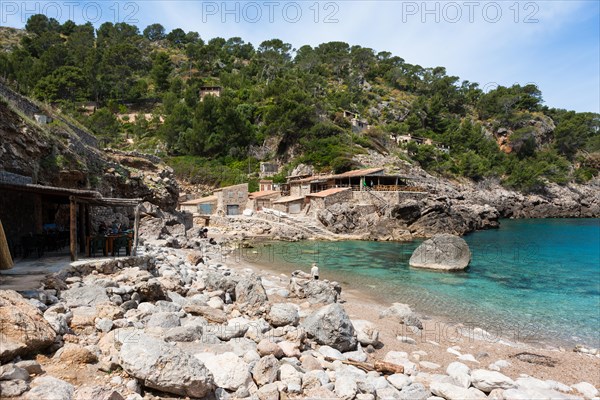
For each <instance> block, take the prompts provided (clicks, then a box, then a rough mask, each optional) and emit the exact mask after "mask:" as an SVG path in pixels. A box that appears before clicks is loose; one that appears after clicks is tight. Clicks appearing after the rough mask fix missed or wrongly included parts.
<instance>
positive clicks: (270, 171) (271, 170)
mask: <svg viewBox="0 0 600 400" xmlns="http://www.w3.org/2000/svg"><path fill="white" fill-rule="evenodd" d="M278 172H279V167H278V166H277V164H274V163H269V162H261V163H260V177H261V178H267V177H269V176H273V175H276V174H277V173H278Z"/></svg>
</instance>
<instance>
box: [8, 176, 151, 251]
mask: <svg viewBox="0 0 600 400" xmlns="http://www.w3.org/2000/svg"><path fill="white" fill-rule="evenodd" d="M6 176H9V177H10V176H13V177H15V176H16V177H18V176H19V175H15V174H8V173H4V174H3V175H1V176H0V177H4V178H3V179H0V220H1V221H2V224H3V226H4V229H5V232H6V236H7V239H8V240H9V246H10V245H11V243H12V245H13V246H18V245H19V243H20V241H21V240H22V238H23V237H26V236H31V237H34V236H37V237H38V238H39V239H40V240H43V239H44V225H45V224H47V223H48V222H54V221H53V218H54V214H55V213H56V211H57V209H58V208H59V207H60V206H65V205H68V221H69V222H68V227H67V226H64V227H63V228H64V229H63V230H62V231H61V232H59V233H60V234H62V235H64V236H63V237H64V240H65V241H67V240H68V244H69V252H70V255H71V260H73V261H75V260H77V258H78V254H79V253H80V252H84V251H85V250H86V237H87V236H89V235H90V231H91V218H90V208H91V207H134V208H135V226H134V235H135V238H134V243H135V245H137V241H138V240H137V236H138V227H139V214H140V213H139V205H140V204H141V202H142V199H125V198H106V197H103V196H102V195H101V194H100V193H99V192H97V191H94V190H85V189H70V188H63V187H54V186H45V185H39V184H33V183H27V181H23V180H18V179H5V178H6ZM53 212H54V214H53ZM42 243H43V242H42ZM78 245H79V249H78ZM134 251H135V250H134ZM86 253H87V252H86ZM134 254H135V253H134Z"/></svg>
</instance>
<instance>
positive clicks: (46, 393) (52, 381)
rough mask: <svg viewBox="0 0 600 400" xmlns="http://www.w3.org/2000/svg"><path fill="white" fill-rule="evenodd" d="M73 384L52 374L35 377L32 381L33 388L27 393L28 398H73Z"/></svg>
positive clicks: (65, 399)
mask: <svg viewBox="0 0 600 400" xmlns="http://www.w3.org/2000/svg"><path fill="white" fill-rule="evenodd" d="M74 391H75V390H74V388H73V385H71V384H70V383H68V382H65V381H63V380H61V379H57V378H54V377H52V376H42V377H39V378H35V379H34V380H33V381H32V382H31V390H30V391H29V392H27V394H25V399H26V400H48V399H52V400H71V399H72V398H73V392H74Z"/></svg>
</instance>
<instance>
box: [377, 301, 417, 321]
mask: <svg viewBox="0 0 600 400" xmlns="http://www.w3.org/2000/svg"><path fill="white" fill-rule="evenodd" d="M411 315H413V311H412V310H411V309H410V306H409V305H408V304H402V303H392V306H391V307H389V308H386V309H385V310H383V311H382V312H381V313H380V314H379V318H387V317H395V318H397V319H399V320H401V321H402V320H403V319H404V318H405V317H408V316H411Z"/></svg>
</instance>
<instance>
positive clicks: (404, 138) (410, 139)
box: [390, 133, 450, 153]
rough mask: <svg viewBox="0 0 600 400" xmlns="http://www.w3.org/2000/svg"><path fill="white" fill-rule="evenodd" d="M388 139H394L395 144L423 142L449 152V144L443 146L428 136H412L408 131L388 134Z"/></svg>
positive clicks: (420, 143)
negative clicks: (401, 133) (402, 133)
mask: <svg viewBox="0 0 600 400" xmlns="http://www.w3.org/2000/svg"><path fill="white" fill-rule="evenodd" d="M390 139H392V140H394V141H396V144H401V143H402V144H407V143H416V144H419V145H422V144H425V145H429V146H433V147H435V148H436V149H438V150H440V151H443V152H444V153H449V152H450V146H445V145H443V144H441V143H439V142H435V141H433V140H432V139H430V138H423V137H418V136H412V135H411V134H410V133H409V134H406V135H390Z"/></svg>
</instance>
